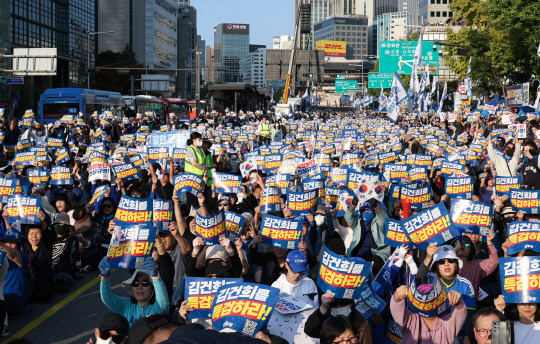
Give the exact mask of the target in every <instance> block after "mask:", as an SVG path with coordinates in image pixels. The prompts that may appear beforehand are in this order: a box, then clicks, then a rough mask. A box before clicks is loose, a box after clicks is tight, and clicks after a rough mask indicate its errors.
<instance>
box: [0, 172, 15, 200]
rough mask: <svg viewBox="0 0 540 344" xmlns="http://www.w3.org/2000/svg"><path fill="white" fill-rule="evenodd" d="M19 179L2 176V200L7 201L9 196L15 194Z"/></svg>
mask: <svg viewBox="0 0 540 344" xmlns="http://www.w3.org/2000/svg"><path fill="white" fill-rule="evenodd" d="M16 186H17V179H15V178H4V177H0V201H1V202H2V203H7V201H8V197H9V196H11V195H13V194H15V187H16Z"/></svg>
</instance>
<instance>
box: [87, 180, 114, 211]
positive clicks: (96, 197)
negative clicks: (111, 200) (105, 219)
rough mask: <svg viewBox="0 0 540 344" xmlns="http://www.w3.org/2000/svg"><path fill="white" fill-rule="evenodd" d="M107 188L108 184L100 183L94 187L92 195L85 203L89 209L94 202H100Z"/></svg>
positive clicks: (92, 206)
mask: <svg viewBox="0 0 540 344" xmlns="http://www.w3.org/2000/svg"><path fill="white" fill-rule="evenodd" d="M108 188H110V185H101V186H98V187H97V188H96V190H95V191H94V194H93V195H92V198H91V199H90V201H89V202H88V204H87V206H88V207H89V208H90V210H93V209H94V206H95V205H96V203H97V202H101V200H102V199H103V198H105V192H106V191H107V189H108Z"/></svg>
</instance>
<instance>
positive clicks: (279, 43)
mask: <svg viewBox="0 0 540 344" xmlns="http://www.w3.org/2000/svg"><path fill="white" fill-rule="evenodd" d="M292 44H293V37H291V36H289V35H281V36H274V37H273V39H272V49H292Z"/></svg>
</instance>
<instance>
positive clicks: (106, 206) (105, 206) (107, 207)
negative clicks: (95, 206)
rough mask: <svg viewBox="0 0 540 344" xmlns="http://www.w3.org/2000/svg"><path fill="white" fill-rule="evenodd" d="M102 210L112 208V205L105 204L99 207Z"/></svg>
mask: <svg viewBox="0 0 540 344" xmlns="http://www.w3.org/2000/svg"><path fill="white" fill-rule="evenodd" d="M101 207H102V208H103V209H109V208H112V204H110V203H105V204H103V205H102V206H101Z"/></svg>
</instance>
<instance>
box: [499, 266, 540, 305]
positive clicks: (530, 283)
mask: <svg viewBox="0 0 540 344" xmlns="http://www.w3.org/2000/svg"><path fill="white" fill-rule="evenodd" d="M499 270H500V273H501V290H502V295H503V296H504V301H505V302H506V303H538V302H539V301H540V283H538V281H539V280H540V265H539V264H538V257H527V256H525V257H509V258H499Z"/></svg>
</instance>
